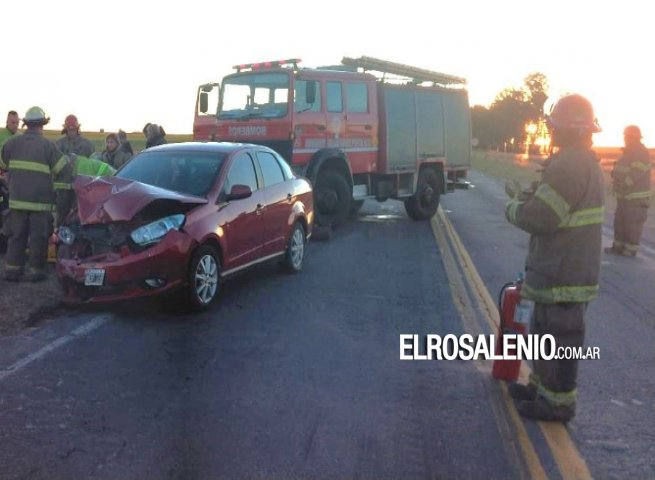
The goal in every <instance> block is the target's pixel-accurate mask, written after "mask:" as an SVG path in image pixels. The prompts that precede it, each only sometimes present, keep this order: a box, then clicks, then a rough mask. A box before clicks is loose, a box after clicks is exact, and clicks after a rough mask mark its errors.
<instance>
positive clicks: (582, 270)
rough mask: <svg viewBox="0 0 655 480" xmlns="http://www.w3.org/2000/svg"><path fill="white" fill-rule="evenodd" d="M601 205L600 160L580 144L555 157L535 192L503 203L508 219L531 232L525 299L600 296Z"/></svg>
mask: <svg viewBox="0 0 655 480" xmlns="http://www.w3.org/2000/svg"><path fill="white" fill-rule="evenodd" d="M603 205H604V181H603V174H602V171H601V169H600V166H599V164H598V159H597V158H596V155H595V154H594V153H593V151H591V150H590V149H589V148H587V147H585V146H582V145H575V146H571V147H566V148H562V149H561V150H560V151H559V152H558V153H557V154H555V155H553V156H552V157H551V161H550V162H549V164H548V167H546V170H544V172H543V176H542V179H541V181H540V183H539V185H538V187H537V189H536V190H535V192H534V194H533V195H531V196H528V197H527V198H525V199H521V198H519V197H517V198H514V199H512V200H511V201H510V202H509V203H508V204H507V208H506V216H507V219H508V220H509V221H510V222H511V223H512V224H514V225H516V226H517V227H519V228H521V229H522V230H525V231H526V232H528V233H530V234H531V237H530V246H529V251H528V257H527V259H526V265H525V268H526V277H525V284H524V286H523V290H522V294H523V296H524V297H526V298H529V299H531V300H534V301H536V302H541V303H560V302H587V301H589V300H591V299H592V298H594V297H595V296H596V295H597V294H598V276H599V270H600V253H601V230H602V225H603V213H604V211H603Z"/></svg>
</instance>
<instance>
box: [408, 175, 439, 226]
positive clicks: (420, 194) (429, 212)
mask: <svg viewBox="0 0 655 480" xmlns="http://www.w3.org/2000/svg"><path fill="white" fill-rule="evenodd" d="M439 195H440V190H439V177H438V176H437V173H436V172H435V171H434V170H433V169H431V168H426V169H425V170H423V171H422V172H421V173H420V174H419V176H418V185H417V186H416V193H414V195H412V196H411V197H409V198H408V199H407V200H405V211H406V212H407V215H409V217H410V218H412V219H414V220H427V219H429V218H432V216H433V215H434V214H435V213H437V209H438V208H439Z"/></svg>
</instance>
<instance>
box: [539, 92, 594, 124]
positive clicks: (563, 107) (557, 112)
mask: <svg viewBox="0 0 655 480" xmlns="http://www.w3.org/2000/svg"><path fill="white" fill-rule="evenodd" d="M546 122H547V124H548V126H550V127H552V128H554V129H562V130H578V131H584V132H589V133H596V132H600V131H601V128H600V125H598V120H597V119H596V117H595V115H594V108H593V107H592V106H591V102H590V101H589V100H587V99H586V98H585V97H583V96H582V95H578V94H571V95H565V96H563V97H562V98H560V99H559V100H558V101H557V103H555V105H553V108H552V110H551V112H550V115H548V116H547V117H546Z"/></svg>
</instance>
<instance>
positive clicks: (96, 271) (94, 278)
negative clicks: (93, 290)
mask: <svg viewBox="0 0 655 480" xmlns="http://www.w3.org/2000/svg"><path fill="white" fill-rule="evenodd" d="M104 281H105V269H104V268H90V269H88V270H85V271H84V285H86V286H87V287H92V286H93V287H99V286H102V284H103V283H104Z"/></svg>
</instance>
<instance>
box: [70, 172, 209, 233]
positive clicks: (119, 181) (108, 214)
mask: <svg viewBox="0 0 655 480" xmlns="http://www.w3.org/2000/svg"><path fill="white" fill-rule="evenodd" d="M73 188H74V189H75V193H76V195H77V211H78V216H79V219H80V223H81V224H83V225H85V224H93V223H108V222H120V221H129V220H131V219H132V218H133V217H134V216H135V215H136V214H137V213H139V212H140V211H141V210H143V209H144V208H146V207H147V206H148V205H150V204H151V203H152V202H154V201H157V200H165V201H167V202H168V203H170V204H172V205H177V206H178V209H177V210H178V211H179V206H186V208H185V209H184V210H189V209H191V208H193V207H194V206H196V205H202V204H206V203H207V199H205V198H200V197H194V196H193V195H185V194H182V193H177V192H173V191H171V190H166V189H164V188H159V187H153V186H152V185H146V184H145V183H140V182H136V181H134V180H128V179H125V178H119V177H88V176H86V175H78V176H77V177H76V178H75V182H74V183H73ZM171 213H175V212H171Z"/></svg>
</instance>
